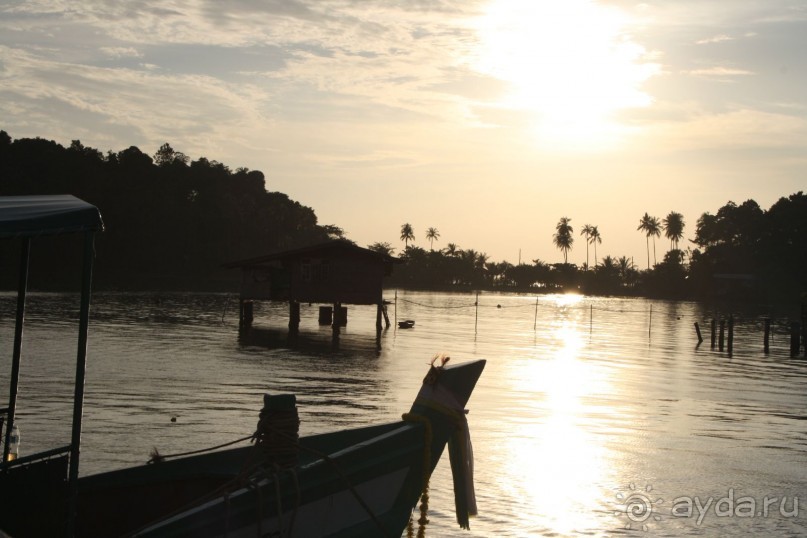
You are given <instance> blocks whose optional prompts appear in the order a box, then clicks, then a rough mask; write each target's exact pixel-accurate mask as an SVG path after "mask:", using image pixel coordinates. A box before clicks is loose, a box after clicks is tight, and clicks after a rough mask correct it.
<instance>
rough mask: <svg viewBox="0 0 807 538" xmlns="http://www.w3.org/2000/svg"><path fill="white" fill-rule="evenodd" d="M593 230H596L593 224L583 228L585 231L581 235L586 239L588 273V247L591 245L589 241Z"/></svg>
mask: <svg viewBox="0 0 807 538" xmlns="http://www.w3.org/2000/svg"><path fill="white" fill-rule="evenodd" d="M593 229H594V227H593V226H592V225H591V224H586V225H584V226H583V229H582V230H581V231H580V235H583V236H585V238H586V271H588V245H589V243H591V241H589V239H590V238H591V230H593ZM594 265H597V257H596V256H594Z"/></svg>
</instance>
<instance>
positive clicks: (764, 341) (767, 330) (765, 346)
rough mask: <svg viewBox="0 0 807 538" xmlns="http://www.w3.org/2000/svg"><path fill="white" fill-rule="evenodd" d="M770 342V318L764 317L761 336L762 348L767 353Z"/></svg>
mask: <svg viewBox="0 0 807 538" xmlns="http://www.w3.org/2000/svg"><path fill="white" fill-rule="evenodd" d="M770 342H771V318H765V336H764V337H763V338H762V350H763V351H764V352H765V353H768V351H769V350H770Z"/></svg>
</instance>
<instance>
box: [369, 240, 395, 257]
mask: <svg viewBox="0 0 807 538" xmlns="http://www.w3.org/2000/svg"><path fill="white" fill-rule="evenodd" d="M367 248H368V249H370V250H372V251H373V252H378V253H380V254H386V255H387V256H392V254H393V252H395V249H394V248H393V247H392V245H390V244H389V243H386V242H384V243H373V244H371V245H367Z"/></svg>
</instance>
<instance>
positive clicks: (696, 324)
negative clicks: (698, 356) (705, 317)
mask: <svg viewBox="0 0 807 538" xmlns="http://www.w3.org/2000/svg"><path fill="white" fill-rule="evenodd" d="M695 334H697V335H698V345H701V343H702V342H703V336H701V326H700V325H698V322H697V321H696V322H695Z"/></svg>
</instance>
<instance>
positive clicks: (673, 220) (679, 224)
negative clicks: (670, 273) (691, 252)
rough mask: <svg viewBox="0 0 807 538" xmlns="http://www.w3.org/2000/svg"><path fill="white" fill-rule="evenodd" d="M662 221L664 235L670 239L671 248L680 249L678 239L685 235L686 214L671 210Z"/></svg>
mask: <svg viewBox="0 0 807 538" xmlns="http://www.w3.org/2000/svg"><path fill="white" fill-rule="evenodd" d="M661 222H662V224H663V225H664V235H665V237H666V238H667V239H669V240H670V249H675V250H678V241H679V240H680V239H681V238H682V237H684V216H683V215H682V214H681V213H676V212H675V211H670V214H669V215H667V216H666V217H665V218H664V220H662V221H661Z"/></svg>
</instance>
